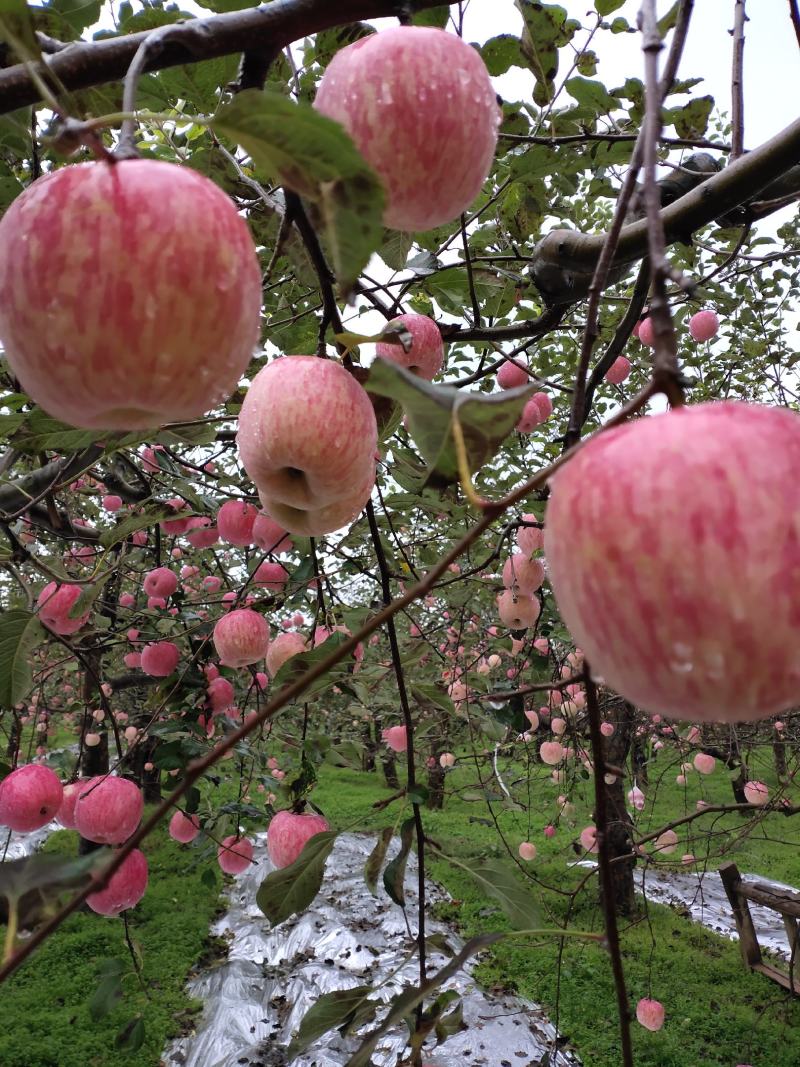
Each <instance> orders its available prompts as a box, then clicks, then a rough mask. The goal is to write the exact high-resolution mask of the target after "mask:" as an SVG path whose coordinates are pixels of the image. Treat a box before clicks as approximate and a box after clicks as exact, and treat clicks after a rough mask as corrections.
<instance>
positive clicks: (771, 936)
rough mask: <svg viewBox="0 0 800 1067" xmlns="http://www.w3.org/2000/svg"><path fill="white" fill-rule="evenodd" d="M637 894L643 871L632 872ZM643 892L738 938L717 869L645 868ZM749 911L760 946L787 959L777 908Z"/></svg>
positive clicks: (753, 877) (752, 878) (752, 877)
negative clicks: (674, 869)
mask: <svg viewBox="0 0 800 1067" xmlns="http://www.w3.org/2000/svg"><path fill="white" fill-rule="evenodd" d="M576 866H579V867H595V866H596V863H595V862H594V860H582V861H581V862H580V863H578V864H576ZM742 878H743V880H744V881H746V882H760V883H761V884H762V885H767V886H770V887H771V888H772V889H788V890H790V891H791V892H793V893H796V892H797V889H796V888H795V887H794V886H790V885H785V884H784V883H783V882H775V881H773V880H772V879H771V878H762V876H761V875H759V874H745V875H742ZM635 887H636V891H637V893H639V894H640V895H641V893H642V874H641V872H638V873H637V874H636V875H635ZM644 891H645V894H646V896H647V899H648V900H649V901H654V902H655V903H658V904H668V905H670V906H671V907H674V908H680V909H681V910H683V911H688V913H689V915H690V917H691V918H692V919H693V920H694V921H695V922H697V923H700V924H701V925H702V926H705V927H707V928H708V929H709V930H713V931H714V933H716V934H720V935H721V936H722V937H728V938H730V939H731V940H733V941H736V940H738V936H739V935H738V934H737V933H736V923H735V922H734V919H733V912H732V911H731V906H730V904H729V903H728V897H727V896H726V894H725V889H724V887H723V885H722V881H721V879H720V877H719V875H718V874H717V872H716V871H685V872H684V871H673V870H667V869H665V868H663V867H648V868H647V870H646V871H645V874H644ZM750 914H751V916H752V918H753V925H754V926H755V928H756V933H757V934H758V942H759V944H760V945H761V947H762V948H766V949H769V950H770V951H771V952H774V953H776V954H777V955H779V956H783V957H785V958H786V959H789V955H790V952H789V940H788V937H787V935H786V928H785V927H784V925H783V919H782V918H781V916H780V915H779V914H778V912H777V911H773V910H772V909H771V908H763V907H761V906H760V905H759V904H753V903H752V901H751V902H750Z"/></svg>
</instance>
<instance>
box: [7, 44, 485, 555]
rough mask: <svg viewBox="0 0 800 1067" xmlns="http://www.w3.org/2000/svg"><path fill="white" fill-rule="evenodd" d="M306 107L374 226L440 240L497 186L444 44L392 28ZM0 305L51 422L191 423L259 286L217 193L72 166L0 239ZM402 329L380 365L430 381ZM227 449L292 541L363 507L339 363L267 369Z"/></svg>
mask: <svg viewBox="0 0 800 1067" xmlns="http://www.w3.org/2000/svg"><path fill="white" fill-rule="evenodd" d="M315 106H316V107H317V109H318V110H319V111H320V113H322V114H324V115H326V116H328V117H329V118H331V119H333V120H335V121H337V122H339V123H341V125H342V126H344V128H345V130H346V131H347V132H348V134H349V135H350V137H351V138H352V139H353V141H354V142H355V144H356V146H357V147H358V148H359V150H360V151H361V153H362V154H363V156H364V158H365V159H366V160H367V162H368V163H369V164H370V165H371V167H372V168H373V169H374V171H375V172H376V173H377V174H378V176H379V178H380V179H381V181H382V182H383V184H384V186H385V192H386V198H385V214H384V221H385V223H386V225H387V226H390V227H394V228H398V229H402V230H409V231H417V230H425V229H430V228H431V227H434V226H439V225H442V224H444V223H447V222H450V221H452V220H453V219H455V218H457V217H458V216H459V214H460V213H461V212H462V211H464V210H466V208H467V207H468V206H469V205H470V203H471V202H472V201H473V200H474V199H475V197H476V196H477V195H478V193H479V192H480V189H481V187H482V185H483V182H484V181H485V179H486V177H487V175H488V173H489V170H490V168H491V165H492V160H493V158H494V151H495V146H496V142H497V131H498V126H499V122H500V110H499V108H498V105H497V101H496V97H495V94H494V90H493V89H492V85H491V81H490V79H489V76H488V73H487V71H486V67H485V66H484V63H483V61H482V59H481V58H480V56H479V54H478V52H477V51H476V50H475V49H473V48H471V47H470V46H469V45H467V44H465V43H464V42H463V41H462V40H461V39H460V38H458V37H456V36H455V35H453V34H449V33H446V32H445V31H443V30H438V29H432V28H427V27H410V26H409V27H398V28H395V29H390V30H385V31H383V32H381V33H378V34H374V35H372V36H370V37H368V38H365V39H363V40H361V41H358V42H356V43H355V44H353V45H350V46H349V47H347V48H344V49H342V50H341V51H340V52H338V53H337V54H336V56H335V57H334V59H333V60H332V62H331V63H330V65H329V67H328V69H327V70H326V72H325V74H324V76H323V78H322V80H321V82H320V85H319V90H318V93H317V99H316V102H315ZM456 161H457V163H456ZM0 290H2V292H3V304H2V307H0V340H2V344H3V348H4V351H5V356H6V359H7V360H8V362H9V365H10V367H11V369H12V371H13V373H14V375H15V376H16V377H17V378H18V379H19V381H20V382H21V384H22V386H23V388H24V389H25V390H26V391H27V392H28V393H29V395H30V396H31V397H32V398H33V399H34V400H35V401H36V402H37V403H38V404H40V405H41V406H42V407H43V408H44V409H45V410H46V411H47V412H48V413H49V414H51V415H53V416H55V417H57V418H59V419H62V420H63V421H64V422H67V423H70V424H71V425H73V426H78V427H82V428H86V429H96V430H137V429H146V428H150V427H156V426H160V425H162V424H164V423H167V422H180V421H185V420H190V419H196V418H198V417H200V416H202V415H203V414H204V413H206V412H207V411H209V410H210V409H211V408H213V407H214V406H216V405H218V404H219V403H221V402H222V401H223V400H225V399H226V398H227V397H228V396H230V394H231V393H232V392H233V390H234V389H235V388H236V387H237V386H238V385H239V382H240V380H241V379H242V377H243V375H244V374H245V371H246V370H247V367H248V365H249V363H250V361H251V359H252V357H253V354H254V351H255V348H256V345H257V343H258V340H259V333H260V317H261V273H260V269H259V264H258V257H257V254H256V248H255V245H254V243H253V239H252V237H251V236H250V233H249V231H248V228H247V225H246V223H245V222H244V220H243V219H242V218H241V217H240V215H239V214H238V212H237V209H236V207H235V205H234V203H233V202H232V201H231V200H230V199H229V198H228V197H227V196H226V195H225V194H224V193H223V192H222V190H221V189H220V188H219V187H218V186H216V185H215V184H214V183H213V182H212V181H210V180H209V179H207V178H205V177H203V176H202V175H201V174H199V173H198V172H196V171H194V170H192V169H191V168H190V167H185V166H178V165H175V164H171V163H166V162H162V161H155V160H147V159H133V160H129V159H126V160H117V161H114V160H112V161H109V162H105V161H104V162H98V163H86V164H77V165H75V166H68V167H64V168H62V169H60V170H57V171H54V172H52V173H49V174H46V175H45V176H43V177H41V178H39V179H38V180H37V181H35V182H34V183H33V184H32V185H31V186H30V187H29V188H28V189H27V190H26V191H25V192H24V193H23V194H22V195H21V196H19V197H18V198H17V200H16V201H15V202H14V203H13V204H12V206H11V208H10V209H9V210H8V211H7V212H6V214H5V216H4V218H3V220H2V222H0ZM43 294H44V295H43ZM409 329H410V330H411V332H412V335H413V336H414V345H413V346H412V351H411V352H409V353H405V354H404V355H403V356H400V355H399V354H398V353H399V349H398V346H396V345H389V344H388V343H387V344H386V345H385V348H386V349H389V350H390V352H388V353H383V354H384V355H388V356H389V358H396V359H400V360H401V361H403V362H405V363H406V365H409V366H412V367H413V368H414V369H419V371H420V373H423V374H425V376H428V377H433V375H434V374H435V373H436V371H437V369H438V367H440V366H441V337H439V335H438V329H437V327H436V325H435V324H434V323H433V322H431V321H430V320H424V318H423V317H422V316H415V317H414V322H412V323H410V324H409ZM437 350H438V355H437ZM315 412H317V413H318V415H319V417H318V418H317V419H316V420H314V413H315ZM312 424H313V425H312ZM238 440H239V447H240V451H241V456H242V461H243V463H244V466H245V468H246V470H247V471H248V474H249V475H250V476H251V478H252V479H253V481H254V483H255V485H256V487H257V488H258V491H259V495H260V497H261V500H262V503H263V505H264V507H265V509H266V511H267V512H268V514H270V515H271V516H273V517H274V518H275V519H277V520H278V521H279V522H280V523H281V524H282V525H283V526H284V527H285V528H286V529H287V530H289V531H290V532H292V533H298V534H303V535H307V536H308V535H310V536H314V535H319V534H323V533H327V532H330V531H332V530H335V529H338V528H340V527H342V526H345V525H347V524H348V523H350V522H352V520H353V519H354V518H355V516H356V515H357V514H358V513H359V512H360V510H361V509H362V508H363V506H364V504H365V503H366V501H367V499H368V498H369V495H370V492H371V490H372V487H373V484H374V478H375V449H376V443H377V431H376V424H375V416H374V413H373V410H372V406H371V404H370V401H369V399H368V397H367V395H366V393H365V392H364V390H363V389H362V388H361V386H360V385H359V384H358V383H357V382H356V381H355V380H354V379H353V378H352V377H351V376H350V375H349V374H348V373H347V372H346V371H345V370H344V369H343V368H342V367H341V366H340V365H338V364H336V363H332V362H329V361H327V360H324V359H317V358H316V357H311V356H297V357H293V358H291V359H289V358H284V359H281V360H277V361H276V362H275V363H273V364H270V365H268V366H266V367H264V368H263V369H262V370H261V371H260V372H259V374H257V375H256V377H255V379H254V381H253V383H252V386H251V388H250V390H249V392H248V395H247V399H246V402H245V406H244V408H243V410H242V415H241V423H240V431H239V439H238ZM120 503H121V502H120ZM115 506H117V504H116V501H114V500H113V499H111V498H109V500H108V507H109V509H110V510H114V508H115Z"/></svg>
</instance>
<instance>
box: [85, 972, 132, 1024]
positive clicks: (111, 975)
mask: <svg viewBox="0 0 800 1067" xmlns="http://www.w3.org/2000/svg"><path fill="white" fill-rule="evenodd" d="M128 969H129V967H128V964H127V963H126V962H125V960H120V959H113V960H106V961H105V963H104V964H103V966H102V967H101V968H100V970H101V973H102V975H103V977H102V978H101V979H100V984H99V985H98V987H97V989H95V991H94V993H92V996H91V998H90V1000H89V1015H90V1016H91V1017H92V1021H93V1022H99V1021H100V1019H102V1018H104V1016H106V1015H108V1013H109V1012H110V1011H111V1009H112V1008H113V1007H114V1006H115V1005H116V1003H117V1001H118V1000H119V999H120V998H121V997H122V977H123V975H124V974H126V973H127V971H128Z"/></svg>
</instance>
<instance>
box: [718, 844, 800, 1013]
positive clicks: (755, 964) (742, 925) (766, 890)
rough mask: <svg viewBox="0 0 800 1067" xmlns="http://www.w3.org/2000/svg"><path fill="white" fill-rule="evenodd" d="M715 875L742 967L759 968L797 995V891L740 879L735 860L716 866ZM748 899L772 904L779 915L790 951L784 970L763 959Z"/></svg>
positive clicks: (799, 966) (799, 987)
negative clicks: (732, 925)
mask: <svg viewBox="0 0 800 1067" xmlns="http://www.w3.org/2000/svg"><path fill="white" fill-rule="evenodd" d="M719 876H720V878H721V879H722V884H723V886H724V887H725V892H726V893H727V894H728V900H729V901H730V904H731V908H732V909H733V917H734V919H735V921H736V929H737V931H738V934H739V947H740V949H741V951H742V959H743V960H744V964H745V967H748V968H749V969H750V970H751V971H759V972H760V973H761V974H764V975H766V976H767V978H770V979H771V980H772V981H773V982H777V983H778V985H781V986H783V988H784V989H788V990H789V992H790V993H794V994H795V995H797V996H800V958H799V957H800V942H799V939H798V929H797V920H798V919H800V893H793V892H791V891H790V890H788V889H783V890H782V889H775V888H773V887H772V886H769V885H764V884H763V883H761V882H743V881H742V877H741V875H740V874H739V869H738V867H737V866H736V864H735V863H726V864H724V865H723V866H722V867H720V869H719ZM750 901H752V902H753V903H754V904H760V905H761V906H762V907H764V908H772V910H773V911H777V912H778V914H779V915H780V916H781V917H782V918H783V925H784V927H785V928H786V936H787V938H788V940H789V953H790V959H789V965H788V968H787V969H786V970H783V969H781V968H780V967H778V966H775V964H773V963H765V962H764V960H763V958H762V956H761V946H760V945H759V943H758V935H757V934H756V930H755V926H754V925H753V919H752V916H751V915H750V904H749V902H750Z"/></svg>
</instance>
